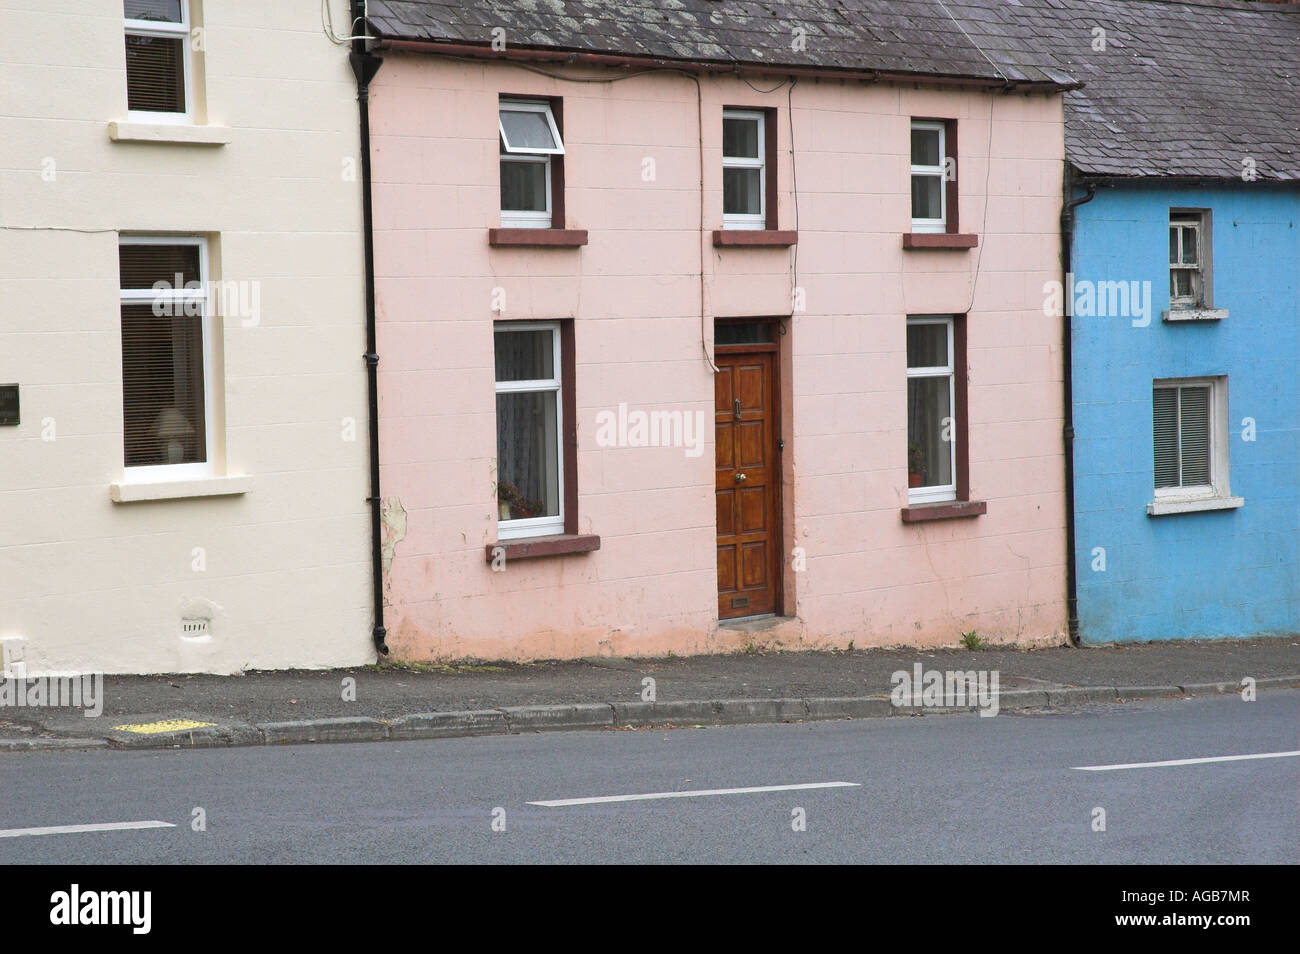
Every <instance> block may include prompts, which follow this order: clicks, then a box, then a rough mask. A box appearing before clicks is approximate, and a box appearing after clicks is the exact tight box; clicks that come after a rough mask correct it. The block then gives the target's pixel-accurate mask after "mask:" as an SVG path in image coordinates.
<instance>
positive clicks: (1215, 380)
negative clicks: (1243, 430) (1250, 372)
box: [1151, 376, 1232, 501]
mask: <svg viewBox="0 0 1300 954" xmlns="http://www.w3.org/2000/svg"><path fill="white" fill-rule="evenodd" d="M1183 388H1208V389H1209V392H1210V393H1209V397H1208V399H1207V401H1206V409H1207V417H1208V420H1207V421H1206V433H1207V435H1208V439H1209V445H1210V446H1209V467H1210V481H1209V483H1208V484H1182V483H1180V484H1178V485H1177V486H1174V487H1157V486H1155V482H1156V481H1155V392H1156V391H1157V390H1161V389H1170V390H1175V389H1176V390H1178V391H1179V392H1181V390H1182V389H1183ZM1151 392H1152V394H1151V467H1152V472H1151V487H1152V491H1153V498H1154V500H1156V501H1180V500H1185V501H1195V500H1206V499H1214V498H1227V497H1230V496H1231V495H1232V494H1231V487H1230V485H1229V466H1230V460H1229V454H1230V449H1229V445H1230V443H1231V441H1230V440H1229V438H1228V407H1227V404H1228V379H1227V377H1226V376H1205V377H1197V378H1156V379H1154V380H1153V381H1152V382H1151ZM1174 403H1175V406H1176V407H1177V408H1178V423H1177V428H1178V433H1177V438H1178V473H1179V480H1180V481H1181V480H1182V469H1183V462H1182V442H1183V420H1182V400H1181V396H1179V397H1176V398H1175V402H1174Z"/></svg>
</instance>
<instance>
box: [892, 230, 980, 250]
mask: <svg viewBox="0 0 1300 954" xmlns="http://www.w3.org/2000/svg"><path fill="white" fill-rule="evenodd" d="M979 243H980V237H979V236H978V235H974V234H972V233H969V232H904V233H903V248H974V247H975V246H976V245H979Z"/></svg>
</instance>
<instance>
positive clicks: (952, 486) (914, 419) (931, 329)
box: [907, 316, 958, 504]
mask: <svg viewBox="0 0 1300 954" xmlns="http://www.w3.org/2000/svg"><path fill="white" fill-rule="evenodd" d="M953 328H954V322H953V319H952V318H951V317H945V316H933V317H919V318H909V319H907V474H908V480H907V483H908V491H907V499H908V502H909V503H912V504H917V503H930V502H933V501H938V500H955V499H956V498H957V436H958V435H957V434H956V425H955V419H956V412H955V407H956V377H957V375H956V364H955V363H954V340H953Z"/></svg>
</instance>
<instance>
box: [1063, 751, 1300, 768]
mask: <svg viewBox="0 0 1300 954" xmlns="http://www.w3.org/2000/svg"><path fill="white" fill-rule="evenodd" d="M1297 755H1300V752H1261V753H1259V754H1258V755H1216V756H1214V757H1212V758H1208V759H1170V760H1169V761H1168V762H1128V763H1126V764H1124V765H1076V766H1074V769H1075V771H1077V772H1114V771H1117V770H1118V769H1133V768H1159V767H1160V766H1164V765H1205V764H1207V763H1210V762H1243V761H1245V760H1246V759H1289V758H1295V757H1296V756H1297Z"/></svg>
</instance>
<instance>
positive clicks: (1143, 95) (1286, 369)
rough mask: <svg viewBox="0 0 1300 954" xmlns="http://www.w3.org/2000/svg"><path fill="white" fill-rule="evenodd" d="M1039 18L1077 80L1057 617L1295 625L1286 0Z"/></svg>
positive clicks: (1294, 219)
mask: <svg viewBox="0 0 1300 954" xmlns="http://www.w3.org/2000/svg"><path fill="white" fill-rule="evenodd" d="M1031 5H1035V6H1036V4H1031ZM1054 15H1056V16H1061V17H1064V19H1062V20H1060V21H1059V26H1058V29H1059V31H1060V33H1061V34H1062V35H1063V37H1064V38H1065V39H1066V40H1067V41H1069V40H1070V39H1071V38H1073V39H1074V41H1075V42H1074V44H1073V47H1072V48H1074V49H1075V51H1076V52H1075V53H1074V54H1073V55H1072V57H1071V60H1072V61H1071V72H1072V73H1073V74H1074V75H1075V76H1077V77H1078V78H1079V79H1081V80H1083V81H1084V82H1085V84H1086V86H1085V88H1084V89H1082V90H1079V91H1077V92H1073V93H1070V94H1068V95H1067V97H1066V158H1067V163H1068V167H1069V176H1070V182H1069V183H1068V189H1067V196H1072V197H1073V201H1071V202H1069V203H1068V206H1067V210H1066V212H1065V214H1064V215H1063V219H1062V221H1063V227H1064V231H1065V233H1066V238H1067V241H1068V244H1067V246H1066V248H1067V256H1068V257H1067V261H1066V268H1067V269H1068V271H1069V273H1070V276H1069V278H1067V280H1066V281H1064V282H1062V285H1063V286H1064V287H1063V294H1062V298H1063V299H1064V301H1065V302H1066V304H1067V305H1069V306H1070V310H1071V312H1072V314H1071V315H1070V319H1069V326H1070V332H1069V336H1068V340H1069V351H1070V352H1071V353H1070V355H1069V356H1068V360H1069V361H1070V371H1071V372H1072V373H1071V376H1070V379H1069V380H1068V382H1067V384H1068V386H1069V387H1070V389H1071V393H1072V400H1071V404H1072V408H1071V409H1072V416H1073V422H1072V424H1073V487H1074V502H1073V521H1074V526H1073V544H1072V546H1073V552H1074V557H1075V561H1074V562H1075V573H1074V576H1075V579H1074V581H1073V582H1074V591H1075V592H1074V593H1072V594H1071V597H1072V603H1077V613H1072V617H1074V618H1073V619H1072V621H1071V623H1072V629H1075V628H1076V624H1075V619H1077V635H1078V638H1079V639H1080V641H1082V642H1084V643H1109V642H1125V641H1145V640H1160V639H1190V638H1200V637H1219V636H1251V635H1281V634H1295V633H1297V632H1300V129H1298V124H1300V80H1297V68H1298V67H1300V7H1297V6H1296V5H1260V4H1254V3H1233V2H1224V0H1199V2H1189V3H1167V2H1154V0H1065V5H1064V8H1062V9H1061V10H1060V13H1059V14H1054ZM1066 45H1067V46H1070V43H1069V42H1067V43H1066ZM1066 445H1067V453H1068V451H1069V446H1070V434H1069V426H1068V424H1067V439H1066ZM1072 608H1074V607H1072Z"/></svg>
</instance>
